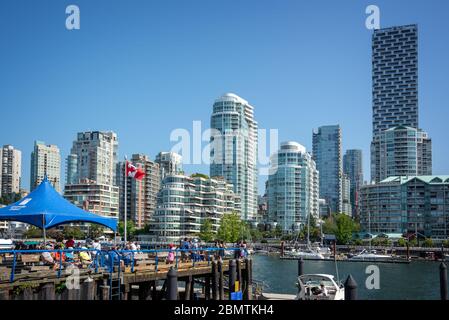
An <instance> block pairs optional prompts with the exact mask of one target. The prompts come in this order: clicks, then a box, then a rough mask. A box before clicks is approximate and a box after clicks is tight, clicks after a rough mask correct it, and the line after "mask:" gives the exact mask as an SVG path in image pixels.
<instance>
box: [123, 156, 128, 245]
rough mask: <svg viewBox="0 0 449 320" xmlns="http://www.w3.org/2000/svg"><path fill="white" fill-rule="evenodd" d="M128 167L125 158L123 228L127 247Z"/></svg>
mask: <svg viewBox="0 0 449 320" xmlns="http://www.w3.org/2000/svg"><path fill="white" fill-rule="evenodd" d="M127 167H128V159H126V157H125V212H124V221H123V228H124V240H125V245H126V240H127V239H126V238H127V230H126V229H127V226H126V225H127V223H126V222H127V221H126V220H127V218H128V217H127V212H126V211H127V204H126V201H127V184H128V177H127V175H126V169H127Z"/></svg>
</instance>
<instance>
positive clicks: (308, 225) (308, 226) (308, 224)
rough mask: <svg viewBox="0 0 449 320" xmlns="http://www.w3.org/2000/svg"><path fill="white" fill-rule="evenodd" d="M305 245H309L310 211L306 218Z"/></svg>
mask: <svg viewBox="0 0 449 320" xmlns="http://www.w3.org/2000/svg"><path fill="white" fill-rule="evenodd" d="M307 247H310V211H309V215H308V219H307Z"/></svg>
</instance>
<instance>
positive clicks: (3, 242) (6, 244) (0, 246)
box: [0, 239, 15, 250]
mask: <svg viewBox="0 0 449 320" xmlns="http://www.w3.org/2000/svg"><path fill="white" fill-rule="evenodd" d="M14 247H15V246H14V243H13V241H12V240H11V239H0V250H12V249H14Z"/></svg>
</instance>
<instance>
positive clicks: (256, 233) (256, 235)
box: [249, 228, 262, 242]
mask: <svg viewBox="0 0 449 320" xmlns="http://www.w3.org/2000/svg"><path fill="white" fill-rule="evenodd" d="M249 232H250V235H251V240H252V241H253V242H256V241H259V240H261V239H262V232H260V230H259V228H249Z"/></svg>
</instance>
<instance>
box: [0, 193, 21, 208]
mask: <svg viewBox="0 0 449 320" xmlns="http://www.w3.org/2000/svg"><path fill="white" fill-rule="evenodd" d="M20 199H21V197H20V193H11V194H7V195H3V196H2V197H0V204H3V205H5V206H7V205H10V204H11V203H15V202H17V201H19V200H20Z"/></svg>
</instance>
